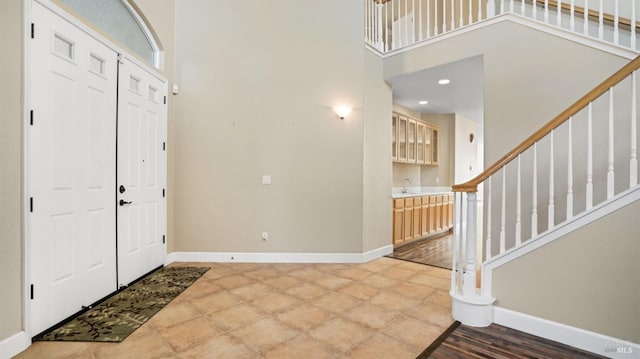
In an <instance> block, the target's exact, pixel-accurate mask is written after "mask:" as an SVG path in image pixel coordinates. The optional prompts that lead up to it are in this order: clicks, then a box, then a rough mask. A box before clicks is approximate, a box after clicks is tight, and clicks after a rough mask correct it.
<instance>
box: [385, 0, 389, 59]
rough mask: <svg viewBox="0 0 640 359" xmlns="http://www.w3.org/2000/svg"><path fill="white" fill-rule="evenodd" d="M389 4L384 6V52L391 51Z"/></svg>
mask: <svg viewBox="0 0 640 359" xmlns="http://www.w3.org/2000/svg"><path fill="white" fill-rule="evenodd" d="M388 23H389V2H387V3H386V4H385V5H384V51H389V50H390V46H389V27H388V26H387V24H388Z"/></svg>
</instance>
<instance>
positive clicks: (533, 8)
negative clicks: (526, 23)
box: [531, 0, 538, 20]
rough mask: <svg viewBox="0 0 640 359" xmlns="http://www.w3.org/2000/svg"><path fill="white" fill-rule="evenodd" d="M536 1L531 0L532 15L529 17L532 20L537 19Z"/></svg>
mask: <svg viewBox="0 0 640 359" xmlns="http://www.w3.org/2000/svg"><path fill="white" fill-rule="evenodd" d="M537 2H538V1H537V0H531V15H532V16H531V17H532V18H533V19H534V20H537V16H536V15H537V11H536V10H537V9H538V6H536V5H538V4H537Z"/></svg>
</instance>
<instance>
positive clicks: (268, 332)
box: [229, 318, 301, 352]
mask: <svg viewBox="0 0 640 359" xmlns="http://www.w3.org/2000/svg"><path fill="white" fill-rule="evenodd" d="M300 333H301V332H299V331H297V330H295V329H292V328H290V327H289V326H287V325H286V324H284V323H282V322H280V321H278V320H276V319H273V318H265V319H262V320H260V321H257V322H255V323H251V324H249V325H247V326H246V327H242V328H240V329H236V330H234V331H232V332H230V333H229V334H231V335H233V336H234V337H236V338H238V339H239V340H240V341H242V342H243V343H244V344H245V345H247V346H248V347H249V348H251V349H253V350H255V351H257V352H261V351H263V350H266V349H269V348H271V347H273V346H274V345H277V344H280V343H282V342H285V341H287V340H289V339H291V338H293V337H295V336H297V335H299V334H300Z"/></svg>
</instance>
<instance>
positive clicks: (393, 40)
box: [390, 0, 398, 49]
mask: <svg viewBox="0 0 640 359" xmlns="http://www.w3.org/2000/svg"><path fill="white" fill-rule="evenodd" d="M394 3H395V1H393V0H391V46H390V48H391V49H397V48H398V43H397V41H398V34H396V32H397V29H394V28H393V19H394V14H393V13H394V12H395V8H396V6H395V5H394Z"/></svg>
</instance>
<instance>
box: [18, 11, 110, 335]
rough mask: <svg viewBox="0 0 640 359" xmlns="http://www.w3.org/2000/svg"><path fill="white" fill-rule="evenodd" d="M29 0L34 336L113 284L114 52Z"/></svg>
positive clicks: (29, 218)
mask: <svg viewBox="0 0 640 359" xmlns="http://www.w3.org/2000/svg"><path fill="white" fill-rule="evenodd" d="M32 4H33V7H32V16H33V22H34V24H35V32H34V35H35V36H34V38H33V39H29V40H27V41H29V42H28V43H27V46H30V51H31V54H30V61H31V63H30V65H29V66H30V80H29V81H30V82H29V84H28V86H29V89H30V92H29V94H30V95H29V96H30V98H29V103H30V106H31V107H32V110H33V112H32V116H31V118H30V119H28V120H27V121H28V122H29V123H27V125H26V128H25V130H26V131H27V156H28V157H27V163H26V167H27V168H26V171H27V173H28V176H27V178H28V183H27V193H28V196H29V208H28V209H27V211H28V212H29V213H28V216H27V235H28V238H29V241H28V247H27V249H26V250H27V252H28V253H29V259H28V261H29V268H30V273H29V278H30V279H31V283H29V284H30V288H31V293H30V296H31V297H32V298H33V299H32V300H31V306H30V332H31V333H32V334H36V333H39V332H41V331H43V330H45V329H47V328H48V327H50V326H52V325H54V324H56V323H57V322H59V321H60V320H62V319H64V318H66V317H68V316H70V315H71V314H73V313H75V312H77V311H80V310H81V309H82V306H83V305H89V304H92V303H93V302H95V301H97V300H99V299H101V298H102V297H104V296H106V295H108V294H109V293H111V292H113V291H114V290H116V288H117V280H116V242H115V237H116V194H115V187H116V183H115V182H116V181H115V171H116V153H115V149H116V147H115V146H116V145H115V144H116V122H115V120H114V119H115V117H116V88H117V54H116V53H115V52H114V51H113V50H111V49H109V48H107V47H106V46H104V45H103V44H102V43H100V42H98V41H97V40H95V39H94V38H92V37H90V36H88V35H87V34H86V33H84V32H82V31H80V30H79V29H78V28H76V27H74V26H72V25H71V24H70V23H69V22H67V21H65V20H63V19H62V18H60V17H58V16H56V15H54V14H53V13H51V12H50V11H49V10H46V9H45V8H44V7H42V5H40V4H38V3H36V2H33V3H32Z"/></svg>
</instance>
